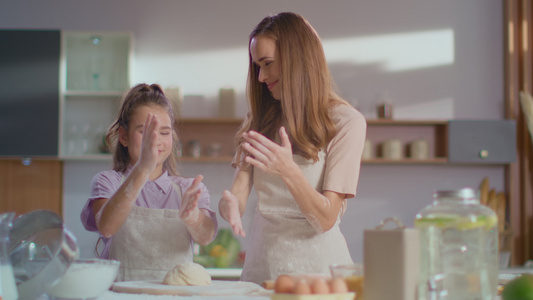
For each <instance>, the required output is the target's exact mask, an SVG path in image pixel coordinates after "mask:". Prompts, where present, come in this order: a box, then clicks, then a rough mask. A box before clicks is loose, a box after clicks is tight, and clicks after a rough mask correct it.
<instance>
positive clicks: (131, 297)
mask: <svg viewBox="0 0 533 300" xmlns="http://www.w3.org/2000/svg"><path fill="white" fill-rule="evenodd" d="M176 299H187V300H204V299H205V300H215V299H216V300H270V297H269V296H170V295H146V294H140V295H138V294H124V293H115V292H111V291H108V292H106V293H105V294H104V295H102V296H100V297H98V298H96V300H176Z"/></svg>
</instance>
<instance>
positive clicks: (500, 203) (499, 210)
mask: <svg viewBox="0 0 533 300" xmlns="http://www.w3.org/2000/svg"><path fill="white" fill-rule="evenodd" d="M506 206H507V203H506V200H505V194H504V193H503V192H499V193H498V194H497V195H496V215H497V216H498V231H499V232H500V233H502V232H504V231H505V213H506Z"/></svg>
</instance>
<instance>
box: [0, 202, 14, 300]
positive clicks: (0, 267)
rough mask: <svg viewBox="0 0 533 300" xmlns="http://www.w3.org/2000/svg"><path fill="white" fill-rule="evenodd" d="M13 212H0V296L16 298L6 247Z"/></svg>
mask: <svg viewBox="0 0 533 300" xmlns="http://www.w3.org/2000/svg"><path fill="white" fill-rule="evenodd" d="M14 217H15V213H12V212H10V213H4V214H0V298H1V299H4V300H16V299H17V298H18V291H17V286H16V285H15V276H14V275H13V267H12V266H11V260H10V259H9V254H8V252H7V248H8V245H9V231H10V230H11V221H12V220H13V218H14Z"/></svg>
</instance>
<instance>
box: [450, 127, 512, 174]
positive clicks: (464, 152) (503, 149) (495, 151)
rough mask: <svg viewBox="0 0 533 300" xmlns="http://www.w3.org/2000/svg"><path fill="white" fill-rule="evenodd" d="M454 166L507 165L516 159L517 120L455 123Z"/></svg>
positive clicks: (452, 158)
mask: <svg viewBox="0 0 533 300" xmlns="http://www.w3.org/2000/svg"><path fill="white" fill-rule="evenodd" d="M448 132H449V139H448V145H449V147H448V156H449V162H450V163H472V164H506V163H512V162H514V161H515V160H516V121H514V120H452V121H450V122H449V124H448Z"/></svg>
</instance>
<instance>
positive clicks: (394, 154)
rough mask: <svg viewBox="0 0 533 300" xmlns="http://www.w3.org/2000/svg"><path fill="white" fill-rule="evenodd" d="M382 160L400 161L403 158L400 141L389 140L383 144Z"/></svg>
mask: <svg viewBox="0 0 533 300" xmlns="http://www.w3.org/2000/svg"><path fill="white" fill-rule="evenodd" d="M383 158H385V159H393V160H400V159H402V158H403V151H402V141H401V140H400V139H390V140H387V141H385V142H384V143H383Z"/></svg>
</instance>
